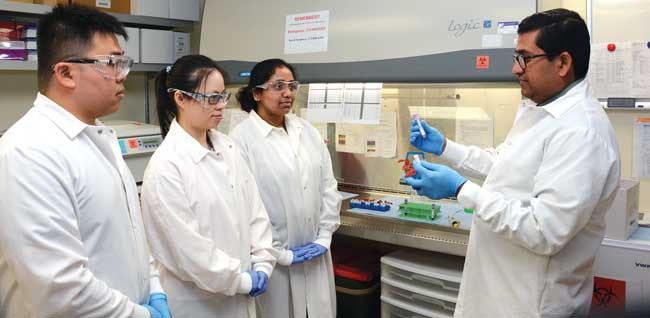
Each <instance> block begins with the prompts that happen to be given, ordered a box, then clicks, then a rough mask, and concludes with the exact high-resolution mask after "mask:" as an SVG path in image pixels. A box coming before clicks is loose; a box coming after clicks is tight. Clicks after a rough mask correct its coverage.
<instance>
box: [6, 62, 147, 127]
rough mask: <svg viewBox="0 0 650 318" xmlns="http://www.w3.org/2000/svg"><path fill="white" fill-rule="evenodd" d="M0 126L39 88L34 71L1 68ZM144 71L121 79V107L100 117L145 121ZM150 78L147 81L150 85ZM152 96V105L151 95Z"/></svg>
mask: <svg viewBox="0 0 650 318" xmlns="http://www.w3.org/2000/svg"><path fill="white" fill-rule="evenodd" d="M0 78H1V79H2V85H0V96H2V97H1V98H2V102H0V130H4V129H7V128H9V127H10V126H11V125H12V124H13V123H14V122H15V121H16V120H18V119H19V118H20V117H21V116H22V115H24V114H25V113H26V112H27V111H28V110H29V109H30V108H31V107H32V104H33V102H34V99H35V98H36V93H37V92H38V86H37V82H36V71H0ZM144 78H145V74H144V73H138V72H134V73H131V74H129V77H128V79H127V80H126V82H125V83H124V86H125V87H126V96H125V97H124V99H123V100H122V106H121V107H120V110H119V111H117V112H116V113H114V114H111V115H109V116H106V117H104V118H101V119H128V120H138V121H144V119H145V115H144V109H145V107H144V99H145V97H144V96H145V94H144V86H145V85H144ZM151 86H153V82H152V81H150V87H151ZM150 96H151V101H152V107H153V101H154V99H153V98H154V96H153V95H150Z"/></svg>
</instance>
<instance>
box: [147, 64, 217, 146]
mask: <svg viewBox="0 0 650 318" xmlns="http://www.w3.org/2000/svg"><path fill="white" fill-rule="evenodd" d="M214 71H217V72H219V73H220V74H222V75H223V72H222V71H221V69H220V68H219V67H218V66H217V63H215V62H214V61H213V60H212V59H210V58H209V57H207V56H204V55H187V56H183V57H181V58H179V59H178V60H176V62H175V63H174V65H172V66H168V67H166V68H164V69H163V70H162V71H160V73H158V76H157V77H156V110H157V112H158V123H159V125H160V132H161V133H162V135H163V138H164V137H165V136H166V135H167V132H168V131H169V125H170V124H171V122H172V119H174V117H177V116H178V106H177V105H176V101H175V100H174V92H167V90H168V89H169V88H176V89H180V90H183V91H186V92H194V91H196V90H197V89H198V88H199V87H201V84H203V83H204V82H205V81H206V80H207V78H208V76H210V74H212V72H214Z"/></svg>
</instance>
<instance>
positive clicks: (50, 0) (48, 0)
mask: <svg viewBox="0 0 650 318" xmlns="http://www.w3.org/2000/svg"><path fill="white" fill-rule="evenodd" d="M34 3H35V4H47V5H50V6H55V5H57V4H69V3H70V0H34Z"/></svg>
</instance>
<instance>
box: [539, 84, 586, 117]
mask: <svg viewBox="0 0 650 318" xmlns="http://www.w3.org/2000/svg"><path fill="white" fill-rule="evenodd" d="M588 92H589V84H588V83H587V81H586V80H585V79H584V78H582V79H579V80H576V81H575V82H573V83H571V84H570V85H569V86H567V87H566V88H565V89H564V90H563V91H562V92H560V93H559V94H558V96H556V97H554V98H552V100H551V102H549V103H547V104H544V105H540V107H542V109H544V110H545V111H547V112H548V113H549V114H551V116H553V117H555V118H558V117H560V116H562V114H564V113H566V112H567V111H568V110H569V109H571V107H573V105H575V104H577V103H578V102H579V101H581V100H583V99H585V96H588Z"/></svg>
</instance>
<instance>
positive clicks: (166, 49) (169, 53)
mask: <svg viewBox="0 0 650 318" xmlns="http://www.w3.org/2000/svg"><path fill="white" fill-rule="evenodd" d="M173 48H174V32H172V31H163V30H150V29H140V60H141V61H142V63H158V64H171V63H173V62H174V49H173Z"/></svg>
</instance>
